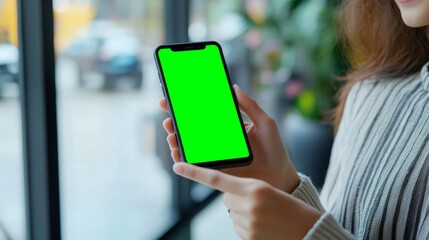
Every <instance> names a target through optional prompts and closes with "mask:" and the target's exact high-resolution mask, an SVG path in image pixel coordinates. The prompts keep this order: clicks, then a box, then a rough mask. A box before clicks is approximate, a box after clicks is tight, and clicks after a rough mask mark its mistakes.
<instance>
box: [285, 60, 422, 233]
mask: <svg viewBox="0 0 429 240" xmlns="http://www.w3.org/2000/svg"><path fill="white" fill-rule="evenodd" d="M300 177H301V184H300V186H299V187H298V188H297V189H296V190H295V192H293V193H292V195H294V196H295V197H297V198H300V199H301V200H303V201H304V202H306V203H308V204H310V205H312V206H314V207H315V208H317V209H319V210H320V211H322V212H323V216H322V217H321V218H320V219H319V221H318V222H317V223H316V224H315V225H314V226H313V228H312V229H311V230H310V231H309V232H308V234H307V236H306V239H348V238H353V237H354V238H357V239H429V72H428V65H426V66H424V67H423V69H422V71H421V73H420V74H416V75H415V76H412V77H409V78H407V79H398V80H379V79H372V80H366V81H363V82H359V83H356V84H355V85H354V86H353V88H352V89H351V91H350V93H349V96H348V98H347V101H346V106H345V109H344V115H343V119H342V121H341V124H340V126H339V130H338V133H337V136H336V138H335V142H334V146H333V149H332V155H331V162H330V166H329V169H328V174H327V177H326V180H325V185H324V187H323V189H322V192H321V195H320V199H319V196H318V195H317V191H316V190H315V188H314V187H313V185H312V184H311V182H310V180H309V179H308V178H306V177H305V176H303V175H300Z"/></svg>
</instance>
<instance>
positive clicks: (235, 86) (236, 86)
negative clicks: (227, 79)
mask: <svg viewBox="0 0 429 240" xmlns="http://www.w3.org/2000/svg"><path fill="white" fill-rule="evenodd" d="M232 87H234V88H238V89H240V87H239V86H238V85H237V84H236V83H234V85H233V86H232Z"/></svg>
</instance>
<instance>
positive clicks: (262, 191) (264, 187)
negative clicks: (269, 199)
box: [250, 181, 270, 197]
mask: <svg viewBox="0 0 429 240" xmlns="http://www.w3.org/2000/svg"><path fill="white" fill-rule="evenodd" d="M269 191H270V186H269V185H268V184H266V183H265V182H262V181H255V182H254V183H252V184H251V189H250V194H251V195H253V196H254V197H262V196H265V195H266V194H267V193H268V192H269Z"/></svg>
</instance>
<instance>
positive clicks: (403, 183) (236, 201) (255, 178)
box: [160, 0, 429, 239]
mask: <svg viewBox="0 0 429 240" xmlns="http://www.w3.org/2000/svg"><path fill="white" fill-rule="evenodd" d="M341 16H342V21H341V24H342V29H343V35H344V36H345V45H346V46H349V49H350V50H349V53H350V55H351V56H355V58H354V59H353V58H351V60H352V62H358V63H359V64H354V66H353V68H352V70H351V72H350V73H349V74H348V75H347V76H345V80H346V84H345V86H344V87H343V89H342V92H341V94H340V98H339V107H338V108H337V109H336V112H335V123H336V127H337V135H336V139H335V143H334V146H333V149H332V156H331V163H330V166H329V169H328V173H327V177H326V181H325V185H324V188H323V190H322V192H321V195H320V197H319V196H318V193H317V192H316V190H315V188H314V187H313V185H312V184H311V182H310V180H309V179H308V178H307V177H306V176H304V175H301V174H299V173H297V172H296V171H295V169H294V167H293V165H292V163H291V161H290V159H289V158H288V154H287V151H286V150H285V149H284V147H283V144H282V142H281V140H280V136H279V133H278V130H277V127H276V124H275V122H274V121H273V119H272V118H270V117H269V116H268V115H267V114H265V113H264V111H263V110H262V109H261V108H260V107H259V106H258V105H257V104H256V103H255V102H254V101H253V100H252V99H251V98H249V97H248V96H247V95H246V94H245V93H244V92H243V91H241V90H240V89H239V88H238V87H237V86H234V88H235V92H236V95H237V99H238V101H239V104H240V108H241V110H242V112H243V113H245V114H246V115H247V116H248V117H249V118H250V119H251V120H252V123H251V124H248V125H247V127H246V129H247V134H248V136H249V140H250V143H251V146H252V150H253V151H254V161H253V163H252V164H251V165H250V166H247V167H243V168H236V169H227V170H223V171H222V172H221V171H216V170H211V169H203V168H199V167H196V166H192V165H189V164H186V163H179V162H178V161H179V159H180V157H179V152H178V151H177V142H176V138H175V135H174V133H173V128H172V125H171V120H170V119H166V120H165V121H164V123H163V125H164V128H165V129H166V131H167V132H168V133H169V135H168V137H167V141H168V143H169V145H170V148H171V155H172V158H173V159H174V161H176V163H175V164H174V166H173V169H174V171H175V172H176V173H177V174H179V175H181V176H183V177H186V178H189V179H192V180H195V181H197V182H200V183H203V184H206V185H209V186H211V187H213V188H216V189H219V190H220V191H222V192H224V197H223V201H224V203H225V205H226V207H227V208H228V209H229V214H230V217H231V218H232V220H233V223H234V228H235V230H236V231H237V233H238V234H239V235H240V237H241V238H243V239H302V238H306V239H353V238H357V239H368V238H371V239H378V238H380V239H391V238H394V239H429V144H428V140H429V69H428V64H426V62H428V61H429V30H428V29H429V28H428V27H427V26H428V25H429V1H428V0H396V2H395V1H393V0H370V1H365V0H345V1H343V4H342V15H341ZM356 56H357V58H356ZM356 59H357V60H356ZM160 105H161V107H162V108H163V109H164V110H165V109H166V106H165V100H161V102H160ZM208 135H209V129H208Z"/></svg>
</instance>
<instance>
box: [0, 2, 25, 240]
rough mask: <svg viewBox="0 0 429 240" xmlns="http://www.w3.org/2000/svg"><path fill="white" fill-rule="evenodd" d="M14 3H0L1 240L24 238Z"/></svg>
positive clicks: (22, 175)
mask: <svg viewBox="0 0 429 240" xmlns="http://www.w3.org/2000/svg"><path fill="white" fill-rule="evenodd" d="M17 32H18V27H17V9H16V1H15V0H0V239H25V233H26V232H25V198H24V181H23V180H24V174H23V169H24V168H23V156H22V133H21V110H20V102H19V90H18V82H17V81H18V33H17Z"/></svg>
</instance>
